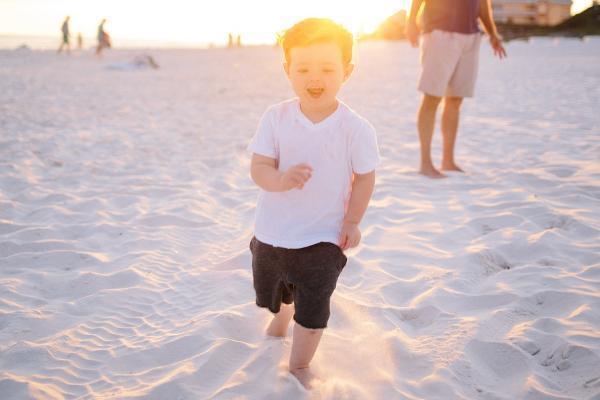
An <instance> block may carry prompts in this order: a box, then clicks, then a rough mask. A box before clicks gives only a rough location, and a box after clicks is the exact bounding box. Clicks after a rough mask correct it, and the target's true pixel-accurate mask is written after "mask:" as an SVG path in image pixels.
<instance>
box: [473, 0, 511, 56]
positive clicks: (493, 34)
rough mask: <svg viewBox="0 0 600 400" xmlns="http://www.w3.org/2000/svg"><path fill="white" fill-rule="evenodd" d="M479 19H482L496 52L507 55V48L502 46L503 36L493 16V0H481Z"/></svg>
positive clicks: (496, 53) (498, 54) (499, 54)
mask: <svg viewBox="0 0 600 400" xmlns="http://www.w3.org/2000/svg"><path fill="white" fill-rule="evenodd" d="M479 19H481V23H482V24H483V27H484V28H485V31H486V32H487V34H488V35H489V36H490V44H491V45H492V49H494V54H495V55H497V56H498V57H500V58H504V57H506V50H504V46H502V38H501V37H500V35H498V30H497V29H496V23H494V17H493V16H492V1H491V0H481V5H480V7H479Z"/></svg>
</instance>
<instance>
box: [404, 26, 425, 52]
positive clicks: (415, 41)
mask: <svg viewBox="0 0 600 400" xmlns="http://www.w3.org/2000/svg"><path fill="white" fill-rule="evenodd" d="M404 33H405V35H406V38H407V39H408V41H409V42H410V44H411V45H412V47H418V46H419V35H420V34H421V31H420V30H419V26H418V25H417V21H414V20H410V19H409V20H408V22H407V23H406V28H405V29H404Z"/></svg>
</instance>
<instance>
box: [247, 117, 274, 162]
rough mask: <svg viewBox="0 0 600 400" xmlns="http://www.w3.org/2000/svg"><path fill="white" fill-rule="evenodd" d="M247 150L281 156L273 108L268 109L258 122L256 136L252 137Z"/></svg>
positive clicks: (272, 156)
mask: <svg viewBox="0 0 600 400" xmlns="http://www.w3.org/2000/svg"><path fill="white" fill-rule="evenodd" d="M247 150H248V151H250V152H252V153H255V154H259V155H261V156H265V157H270V158H275V159H276V158H278V157H279V149H278V146H277V141H276V139H275V126H274V123H273V110H272V109H269V110H267V111H266V112H265V113H264V114H263V116H262V118H261V119H260V122H259V123H258V128H257V129H256V133H255V134H254V137H252V140H251V141H250V144H249V145H248V148H247Z"/></svg>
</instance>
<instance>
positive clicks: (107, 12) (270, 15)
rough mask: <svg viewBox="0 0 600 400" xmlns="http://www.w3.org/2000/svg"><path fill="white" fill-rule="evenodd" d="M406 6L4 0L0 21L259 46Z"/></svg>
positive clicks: (269, 0) (382, 0)
mask: <svg viewBox="0 0 600 400" xmlns="http://www.w3.org/2000/svg"><path fill="white" fill-rule="evenodd" d="M409 5H410V0H394V1H390V0H370V1H368V2H352V1H347V0H325V1H324V0H302V1H290V0H259V1H255V2H250V1H246V0H220V1H218V2H204V1H192V0H169V1H150V2H149V1H147V0H104V1H102V2H89V1H81V0H57V1H55V2H46V1H43V0H29V1H28V2H27V3H21V2H19V1H16V0H8V3H5V5H4V6H2V7H0V8H1V9H2V10H1V11H2V12H1V13H0V14H4V15H3V16H0V22H2V24H0V25H4V26H3V29H2V30H3V31H5V32H4V33H19V34H35V35H56V34H57V33H58V28H57V27H60V24H61V22H62V19H63V18H64V16H65V15H70V16H71V30H72V31H73V32H82V33H83V35H84V36H86V37H94V36H95V30H96V27H97V24H98V22H99V21H100V19H102V18H107V19H108V23H107V25H106V28H107V31H109V32H110V33H111V35H112V36H113V38H115V39H116V40H118V39H119V38H121V39H142V40H150V41H164V42H178V43H189V44H208V43H214V44H223V43H224V42H225V41H226V40H227V34H228V33H229V32H231V33H233V34H235V35H237V34H240V35H241V36H242V40H243V42H244V43H247V44H258V43H273V42H274V41H275V38H276V34H277V33H278V32H280V31H282V30H283V29H286V28H288V27H290V26H291V25H292V24H294V23H295V22H297V21H299V20H300V19H302V18H307V17H327V18H331V19H333V20H335V21H336V22H339V23H341V24H343V25H344V26H346V27H347V28H348V29H349V30H350V31H352V32H353V33H355V34H356V33H368V32H370V31H372V30H374V29H375V28H376V27H377V26H378V25H379V24H380V23H381V22H382V21H383V20H385V19H386V18H387V17H389V16H390V15H392V14H394V13H395V12H397V11H399V10H401V9H407V8H408V6H409ZM4 20H6V21H4ZM4 22H6V23H4Z"/></svg>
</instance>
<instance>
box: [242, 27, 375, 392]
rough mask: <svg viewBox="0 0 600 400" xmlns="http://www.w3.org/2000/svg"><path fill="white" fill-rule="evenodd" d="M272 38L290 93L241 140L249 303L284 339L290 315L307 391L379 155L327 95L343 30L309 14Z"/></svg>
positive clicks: (295, 364) (344, 43) (337, 81)
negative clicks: (252, 197) (249, 205)
mask: <svg viewBox="0 0 600 400" xmlns="http://www.w3.org/2000/svg"><path fill="white" fill-rule="evenodd" d="M281 44H282V47H283V50H284V53H285V63H284V69H285V73H286V74H287V76H288V79H289V81H290V83H291V86H292V88H293V90H294V92H295V93H296V95H297V96H298V97H297V98H294V99H291V100H287V101H284V102H282V103H279V104H276V105H274V106H271V107H270V108H269V109H267V111H266V112H265V114H264V115H263V117H262V119H261V121H260V124H259V126H258V130H257V132H256V134H255V135H254V137H253V139H252V141H251V143H250V144H249V146H248V149H249V150H250V151H251V152H252V153H253V155H252V162H251V176H252V179H253V180H254V182H255V183H256V184H257V185H258V186H259V187H260V189H261V190H260V195H259V199H258V205H257V210H256V221H255V229H254V237H253V238H252V241H251V242H250V250H251V252H252V271H253V278H254V288H255V291H256V304H257V305H258V306H260V307H265V308H268V309H269V310H270V311H271V312H273V313H274V314H275V315H274V318H273V320H272V321H271V323H270V325H269V327H268V328H267V334H268V335H270V336H285V335H286V332H287V327H288V324H289V322H290V320H291V318H292V316H293V317H294V320H295V322H296V324H295V326H294V331H293V343H292V351H291V356H290V362H289V370H290V372H291V373H292V374H293V375H294V376H296V378H298V380H299V381H300V382H301V383H302V384H303V385H304V386H305V387H306V388H310V387H311V386H312V384H313V383H314V382H313V380H314V376H313V375H312V374H311V373H310V370H309V364H310V362H311V360H312V358H313V355H314V354H315V351H316V349H317V346H318V344H319V341H320V339H321V335H322V334H323V329H324V328H325V327H326V326H327V321H328V319H329V312H330V311H329V310H330V308H329V302H330V297H331V295H332V294H333V291H334V289H335V286H336V282H337V279H338V276H339V275H340V273H341V272H342V269H343V268H344V266H345V265H346V261H347V259H346V256H345V255H344V250H346V249H349V248H351V247H355V246H357V245H358V244H359V242H360V239H361V234H360V229H359V223H360V221H361V219H362V217H363V215H364V213H365V211H366V209H367V205H368V204H369V200H370V199H371V194H372V193H373V187H374V184H375V168H376V167H377V166H378V165H379V163H380V157H379V150H378V147H377V138H376V135H375V130H374V129H373V127H372V126H371V125H370V124H369V123H368V122H367V121H366V120H365V119H364V118H362V117H360V116H359V115H358V114H356V113H355V112H354V111H353V110H351V109H350V108H349V107H348V106H346V105H345V104H344V103H342V102H341V101H339V100H338V99H337V97H336V96H337V93H338V91H339V89H340V87H341V86H342V85H343V84H344V82H346V80H347V79H348V78H349V77H350V74H351V73H352V70H353V67H354V65H353V64H352V63H351V61H352V45H353V38H352V34H351V33H350V32H348V31H347V30H346V29H345V28H343V27H342V26H340V25H338V24H336V23H334V22H333V21H331V20H328V19H317V18H309V19H305V20H303V21H301V22H299V23H298V24H296V25H294V26H293V27H292V28H290V29H289V30H287V31H286V32H285V34H284V35H283V37H282V41H281ZM311 382H312V383H311Z"/></svg>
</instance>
